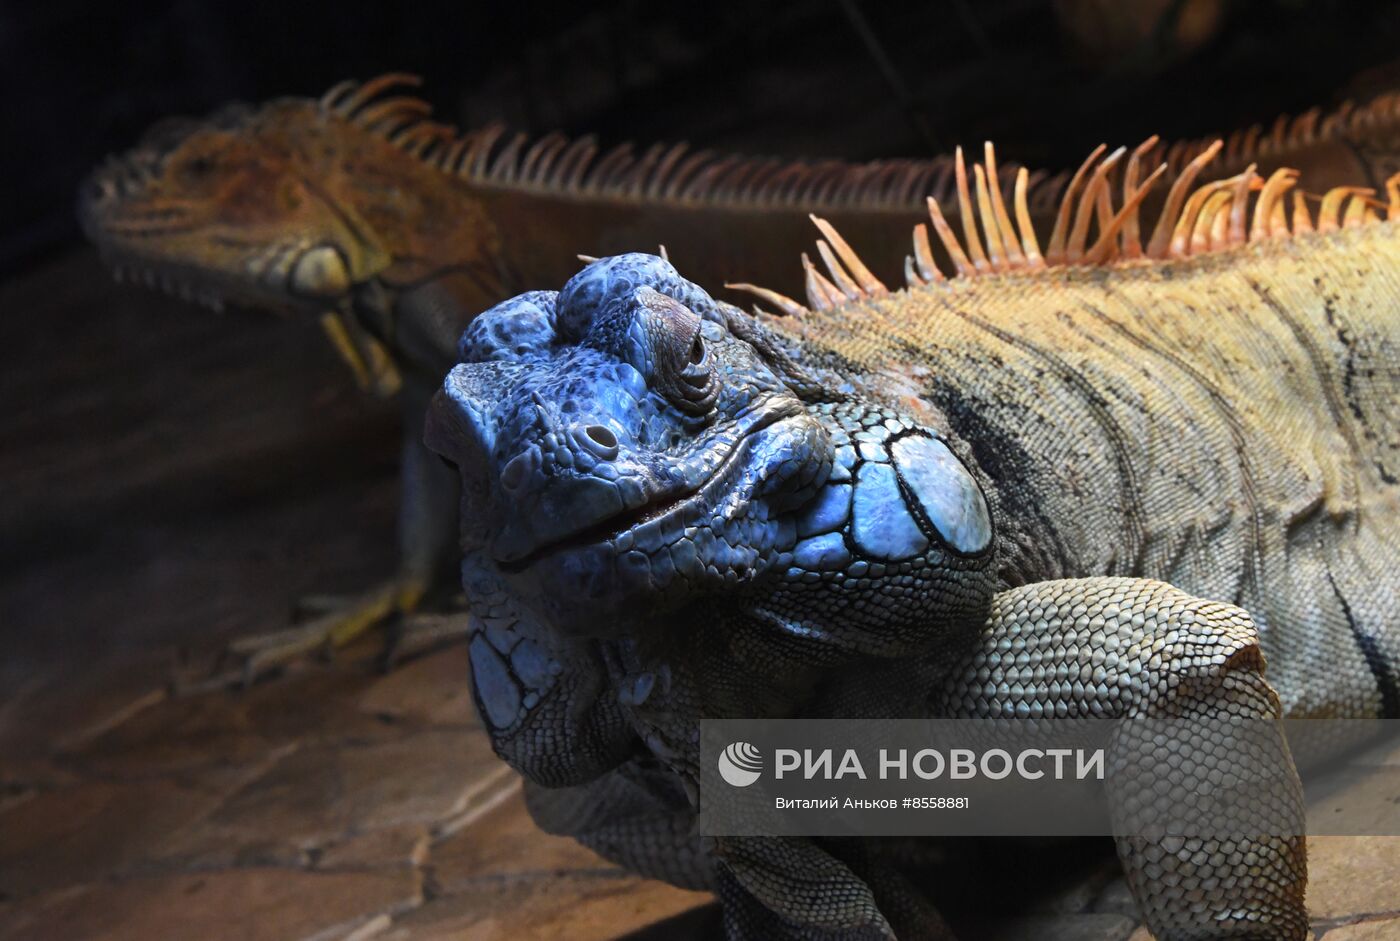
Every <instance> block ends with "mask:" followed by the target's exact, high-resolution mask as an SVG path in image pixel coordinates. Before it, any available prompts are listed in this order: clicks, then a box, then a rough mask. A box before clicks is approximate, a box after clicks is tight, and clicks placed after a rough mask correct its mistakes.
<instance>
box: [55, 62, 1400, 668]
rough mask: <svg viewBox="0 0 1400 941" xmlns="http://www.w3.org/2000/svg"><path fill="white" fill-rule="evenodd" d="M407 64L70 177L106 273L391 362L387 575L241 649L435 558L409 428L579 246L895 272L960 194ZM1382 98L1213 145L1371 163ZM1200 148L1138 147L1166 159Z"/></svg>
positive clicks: (696, 272)
mask: <svg viewBox="0 0 1400 941" xmlns="http://www.w3.org/2000/svg"><path fill="white" fill-rule="evenodd" d="M412 84H416V80H415V79H412V78H411V77H408V76H402V75H385V76H382V77H380V78H378V79H375V80H373V81H371V82H368V83H365V84H363V85H357V84H355V83H353V82H347V83H343V84H341V85H338V86H336V87H335V88H333V89H331V90H330V91H329V92H328V93H326V94H325V95H324V96H322V97H321V98H320V99H308V98H289V99H282V100H278V101H274V102H271V103H269V104H266V105H263V106H262V107H259V108H255V109H250V108H246V107H242V106H233V107H230V108H228V109H225V110H224V111H221V112H219V113H217V114H215V115H213V116H211V117H210V118H208V119H206V120H203V121H183V120H176V121H171V122H166V123H165V124H162V125H158V126H157V127H155V128H153V129H152V131H151V132H150V133H149V134H148V136H147V138H146V139H145V141H144V142H143V143H142V144H141V145H140V146H138V147H137V148H135V149H134V150H132V151H131V152H130V153H128V154H126V155H124V156H122V157H120V158H116V159H113V160H112V161H110V162H109V163H108V165H107V166H105V167H104V168H102V169H101V170H99V171H98V172H97V173H96V174H95V175H94V176H93V178H92V179H91V180H90V181H89V183H88V184H87V186H86V188H85V190H84V195H83V198H82V205H81V215H82V218H83V222H84V226H85V229H86V230H87V232H88V233H89V235H90V237H91V238H92V239H93V241H94V242H96V244H97V245H98V246H99V248H100V249H101V251H102V253H103V255H104V256H105V257H106V258H107V259H108V261H109V262H110V263H111V264H112V265H113V266H114V268H115V269H116V271H117V272H118V274H119V275H121V276H130V277H132V278H134V279H136V280H144V281H145V282H146V283H148V284H151V285H153V286H154V285H163V286H165V287H167V289H169V290H171V291H174V292H177V293H181V294H184V295H185V296H188V297H191V298H193V299H204V300H207V301H209V302H211V303H214V304H221V303H223V302H225V301H232V302H238V303H244V304H252V305H254V306H265V307H274V308H281V309H287V308H290V309H292V310H295V311H302V312H305V313H312V314H321V315H323V323H324V325H325V327H326V330H327V333H328V334H329V336H330V338H331V339H332V341H333V342H334V343H335V345H336V347H337V349H338V350H339V351H340V352H341V354H342V355H343V357H344V358H345V359H346V361H347V362H348V363H349V364H350V365H351V367H352V369H353V370H354V371H355V373H356V375H357V376H358V377H359V379H360V381H361V383H362V384H364V385H366V386H368V387H370V388H373V389H375V390H377V391H380V392H392V391H394V390H396V389H397V388H398V387H399V385H400V381H401V379H400V377H401V376H402V379H403V383H404V395H403V401H404V408H405V419H404V429H405V442H404V451H403V468H404V470H403V488H404V494H405V497H404V500H403V505H402V511H401V512H402V526H401V547H402V553H403V564H402V567H401V571H400V573H399V574H398V575H397V576H396V577H395V578H394V579H392V580H390V581H389V582H388V583H386V585H384V586H381V587H377V588H375V589H373V590H372V591H370V592H369V593H367V594H366V596H365V597H364V598H363V599H360V600H359V601H358V603H356V604H352V605H350V606H348V607H347V608H346V609H345V610H344V611H343V612H342V613H340V614H338V615H333V616H331V617H329V618H327V619H323V620H321V621H318V622H316V623H314V624H312V625H309V626H308V627H307V628H306V629H304V630H298V631H294V632H291V633H289V634H283V635H279V636H277V637H273V638H266V639H256V640H253V641H249V642H246V643H245V644H244V646H245V647H248V648H250V649H253V650H255V652H254V653H253V656H252V660H251V662H250V668H251V669H254V670H256V669H257V668H258V666H259V665H260V664H261V663H264V662H267V663H273V662H277V661H278V660H280V659H283V658H285V657H286V656H289V655H294V654H295V653H297V652H299V651H302V650H304V649H306V648H307V647H308V646H312V645H316V644H319V643H321V642H322V640H323V639H324V638H325V637H326V636H327V635H329V636H331V637H332V638H341V639H343V638H346V637H349V636H353V634H354V633H355V632H356V631H358V630H359V629H361V628H363V627H365V626H366V625H368V624H370V623H372V622H374V621H375V620H377V619H379V618H381V617H383V616H385V615H387V614H390V613H392V612H393V611H395V610H409V609H412V608H413V607H414V606H415V605H416V604H417V602H418V600H419V599H420V597H421V596H422V594H423V593H424V591H426V590H427V588H428V586H430V585H431V584H433V583H434V580H435V579H436V578H437V577H438V575H439V574H440V573H443V572H448V571H451V569H452V565H453V554H454V553H453V551H452V533H451V531H450V529H449V528H446V527H445V526H444V525H443V524H442V522H441V521H442V520H443V519H445V518H446V515H447V514H445V513H443V512H442V511H441V509H442V508H443V507H447V506H451V505H452V502H453V501H454V499H455V497H454V491H453V484H452V482H451V480H450V479H446V477H445V476H444V475H443V474H442V473H441V472H440V470H439V469H438V467H437V466H436V462H434V461H432V460H430V459H427V458H426V456H425V455H424V453H423V451H422V448H421V445H420V444H419V443H418V441H417V437H418V435H417V429H419V428H420V427H421V415H422V409H423V407H424V403H425V401H426V398H427V396H428V395H429V394H430V393H431V390H432V389H433V388H435V387H436V385H437V382H438V380H439V379H440V377H441V375H442V374H443V373H444V372H445V371H446V369H447V367H448V366H449V365H450V364H451V362H452V360H453V357H454V353H455V341H456V337H457V336H458V335H459V334H460V333H461V330H462V328H463V326H465V324H466V322H467V320H468V319H469V318H470V316H471V315H472V314H473V313H475V312H476V311H479V310H481V309H484V308H485V307H487V306H489V305H490V304H492V303H495V302H496V301H498V300H500V299H501V298H503V297H505V296H507V295H508V294H510V293H513V292H515V291H519V290H523V289H526V288H530V287H539V286H546V285H551V284H558V283H560V282H561V281H562V280H564V279H565V278H566V277H567V276H568V275H569V274H570V273H571V272H572V270H573V268H574V266H575V265H576V253H578V252H581V251H582V252H587V253H591V254H610V253H614V252H618V251H626V250H635V249H640V248H651V247H654V246H655V245H657V244H659V243H664V244H665V245H666V246H668V248H669V249H670V252H671V254H672V255H673V256H674V257H675V258H676V259H677V261H678V262H679V263H681V264H683V265H685V267H686V270H687V271H688V272H690V273H691V275H692V276H693V277H694V278H695V279H696V280H697V281H698V282H699V283H702V284H706V285H708V286H711V287H715V286H718V285H719V284H721V283H723V282H724V281H725V280H730V281H739V282H743V281H749V280H762V281H764V282H765V283H769V284H773V285H774V286H775V287H777V288H778V289H780V290H786V291H790V292H791V291H796V290H799V289H800V281H798V280H797V279H796V278H794V279H793V280H792V281H790V282H785V281H784V280H783V279H782V277H781V272H783V271H785V270H786V269H785V267H784V266H782V264H781V262H782V260H784V259H787V258H791V257H796V256H797V254H798V252H799V250H800V249H801V248H802V247H803V246H804V245H805V244H806V241H807V227H808V222H807V219H806V216H807V214H808V213H810V212H813V211H816V212H820V213H822V214H823V215H824V216H826V217H827V218H829V219H831V220H832V221H834V222H835V223H836V224H837V225H839V226H840V227H841V228H842V229H843V231H846V232H847V233H848V235H850V236H852V237H856V238H859V239H860V241H861V242H862V243H863V244H866V245H869V246H871V248H870V252H871V256H868V257H872V256H873V260H872V261H871V262H870V263H871V265H872V266H873V268H874V270H875V271H876V272H877V274H879V275H881V276H884V277H889V276H893V275H897V274H898V272H899V270H900V264H901V262H902V260H903V255H904V247H903V246H902V245H901V244H900V243H901V241H902V240H901V239H898V238H896V237H895V235H894V233H896V232H897V231H898V230H899V225H898V222H899V221H900V220H908V221H909V223H910V224H912V223H913V222H914V221H917V218H918V216H919V215H920V214H921V213H922V212H923V209H922V206H923V200H924V198H925V197H926V196H928V195H932V196H935V197H937V198H940V200H942V201H943V202H945V203H950V202H951V203H954V204H957V205H959V206H960V208H961V204H959V203H956V201H955V200H954V199H953V198H952V197H955V195H956V190H955V183H956V180H957V178H958V174H959V172H960V171H959V166H960V165H959V163H958V161H956V160H953V159H947V158H936V159H931V160H888V161H878V162H875V163H867V164H850V163H843V162H840V161H817V162H802V161H796V162H794V161H784V160H778V159H764V158H750V157H739V156H724V155H716V154H711V153H707V152H700V153H691V152H689V151H688V150H687V149H686V148H685V147H684V146H683V145H676V146H663V145H657V146H654V147H651V148H648V149H647V150H646V151H645V152H644V153H642V154H641V155H640V156H639V155H636V154H635V153H634V152H633V151H632V149H630V148H629V147H626V146H624V147H620V148H617V149H614V150H612V151H610V152H608V153H605V154H601V155H600V153H599V151H598V148H597V145H596V144H595V143H594V141H593V140H592V139H591V138H582V139H579V140H576V141H572V142H570V141H568V140H566V139H564V138H563V137H560V136H558V135H551V136H548V137H544V138H541V139H540V140H538V141H536V142H534V143H527V141H526V139H525V138H524V137H523V136H521V135H517V136H515V137H513V138H510V139H508V140H507V138H506V137H505V136H504V135H503V133H502V131H501V129H500V128H496V127H491V128H487V129H484V130H480V131H473V132H468V133H466V134H462V135H458V134H457V133H456V132H454V131H453V130H452V129H450V128H448V127H445V126H443V125H440V124H436V123H433V122H432V121H430V120H429V117H428V114H429V108H428V106H427V105H426V104H424V103H423V102H422V101H420V100H418V99H416V98H412V97H407V96H404V95H400V94H397V91H398V90H400V89H401V88H402V87H403V86H404V85H412ZM1397 109H1400V96H1397V97H1392V98H1381V99H1377V100H1376V101H1375V102H1374V103H1372V104H1371V105H1368V106H1367V107H1366V108H1364V109H1361V110H1360V111H1357V112H1351V111H1349V110H1346V109H1344V110H1342V111H1339V112H1337V113H1336V114H1335V115H1332V116H1329V117H1328V118H1326V119H1319V117H1318V115H1317V113H1316V112H1309V113H1308V114H1306V115H1304V116H1302V117H1300V118H1298V119H1295V120H1292V121H1288V120H1284V119H1281V120H1280V122H1279V123H1278V124H1276V125H1275V126H1274V129H1273V131H1272V132H1271V133H1270V134H1267V135H1260V134H1257V133H1252V132H1246V133H1243V134H1240V135H1236V136H1234V137H1232V138H1231V139H1230V143H1229V145H1228V146H1227V148H1226V150H1227V156H1228V157H1229V158H1230V160H1233V161H1235V162H1236V163H1238V162H1239V161H1241V160H1244V159H1246V158H1252V157H1257V158H1258V159H1262V160H1278V159H1282V158H1284V157H1289V158H1292V157H1295V156H1299V155H1305V154H1312V153H1314V152H1315V153H1316V154H1317V155H1318V157H1319V160H1320V162H1321V163H1322V165H1323V167H1324V168H1329V167H1330V170H1329V172H1332V173H1341V174H1344V175H1345V176H1346V178H1352V177H1353V176H1354V173H1355V172H1356V171H1357V169H1358V167H1357V165H1356V161H1357V159H1361V163H1362V167H1361V169H1366V168H1367V167H1369V166H1370V165H1371V163H1373V162H1374V157H1375V155H1373V154H1370V153H1369V152H1367V153H1366V154H1363V155H1362V158H1358V157H1357V152H1356V151H1354V149H1353V148H1355V147H1357V146H1358V144H1357V141H1360V140H1365V141H1380V142H1381V144H1382V146H1381V147H1380V150H1381V152H1382V153H1384V154H1392V153H1395V152H1396V150H1395V148H1393V147H1391V144H1392V141H1391V137H1390V136H1387V135H1392V136H1393V133H1394V131H1393V128H1395V127H1396V126H1397V122H1396V120H1395V112H1396V111H1397ZM1386 148H1389V149H1386ZM1203 149H1204V145H1200V144H1192V143H1186V144H1181V145H1177V146H1173V147H1171V148H1166V147H1162V148H1157V149H1155V150H1154V151H1153V152H1154V153H1155V152H1157V151H1158V150H1160V151H1161V152H1163V153H1164V154H1165V159H1166V160H1167V162H1168V172H1169V173H1170V174H1172V175H1176V174H1177V173H1178V172H1180V171H1182V170H1184V169H1185V168H1186V167H1188V166H1190V165H1191V161H1192V160H1193V159H1195V158H1196V157H1198V156H1199V155H1200V152H1201V151H1202V150H1203ZM1150 156H1151V155H1150V154H1145V155H1144V159H1148V158H1149V157H1150ZM1226 163H1227V164H1228V163H1229V160H1227V161H1226ZM1240 166H1241V167H1242V164H1240ZM1003 169H1004V170H1005V169H1008V168H1003ZM1222 172H1224V171H1222ZM1022 176H1024V179H1022ZM1013 179H1014V183H1015V185H1019V186H1022V187H1024V189H1025V191H1026V193H1027V194H1028V195H1027V202H1026V204H1027V208H1028V211H1029V212H1030V213H1031V214H1032V215H1033V216H1035V217H1036V218H1044V217H1046V216H1048V215H1050V214H1052V213H1053V211H1054V209H1055V206H1056V205H1057V198H1058V196H1059V194H1060V192H1061V191H1062V189H1063V187H1064V185H1065V177H1063V176H1061V177H1054V178H1042V177H1041V175H1039V174H1029V173H1028V174H1024V175H1022V174H1017V173H1015V172H1014V168H1012V171H1011V172H1010V173H1008V193H1007V194H1006V195H1007V196H1008V197H1009V196H1010V189H1011V188H1012V186H1011V184H1012V180H1013ZM1323 182H1324V183H1327V182H1330V178H1329V179H1324V180H1323ZM264 640H265V641H267V643H264V642H263V641H264Z"/></svg>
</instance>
